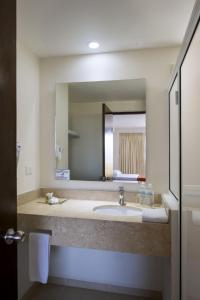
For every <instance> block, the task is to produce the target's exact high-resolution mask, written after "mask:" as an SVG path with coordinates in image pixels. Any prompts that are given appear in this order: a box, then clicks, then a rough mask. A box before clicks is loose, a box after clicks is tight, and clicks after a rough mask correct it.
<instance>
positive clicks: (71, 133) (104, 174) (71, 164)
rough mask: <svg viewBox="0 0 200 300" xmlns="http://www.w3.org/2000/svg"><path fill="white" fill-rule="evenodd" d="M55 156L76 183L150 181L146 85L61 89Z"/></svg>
mask: <svg viewBox="0 0 200 300" xmlns="http://www.w3.org/2000/svg"><path fill="white" fill-rule="evenodd" d="M55 154H56V169H57V170H61V171H62V170H63V169H69V170H70V179H71V180H89V181H99V180H103V181H105V180H108V181H127V182H138V181H145V174H146V172H145V169H146V87H145V79H134V80H117V81H99V82H81V83H58V84H57V85H56V122H55Z"/></svg>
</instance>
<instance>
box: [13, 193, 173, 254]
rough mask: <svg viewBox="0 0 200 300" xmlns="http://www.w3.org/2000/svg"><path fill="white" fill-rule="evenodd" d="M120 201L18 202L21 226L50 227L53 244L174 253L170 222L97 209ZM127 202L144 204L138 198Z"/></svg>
mask: <svg viewBox="0 0 200 300" xmlns="http://www.w3.org/2000/svg"><path fill="white" fill-rule="evenodd" d="M101 205H117V201H115V202H114V201H97V200H95V201H93V200H79V199H76V200H74V199H69V200H67V201H66V202H64V203H62V204H56V205H49V204H46V203H45V198H37V199H35V200H32V201H29V202H27V203H24V204H21V205H19V206H18V227H19V228H20V229H22V230H24V231H25V232H30V231H34V230H50V231H51V232H52V238H51V244H52V245H58V246H69V247H84V248H95V249H104V250H112V251H121V252H130V253H142V254H145V255H156V256H169V255H170V226H169V224H161V223H147V222H146V223H145V222H142V217H141V216H134V217H133V216H131V217H127V216H110V215H103V214H99V213H96V212H94V211H93V208H94V207H96V206H101ZM127 206H130V207H140V208H141V206H140V205H139V204H137V203H134V202H128V203H127Z"/></svg>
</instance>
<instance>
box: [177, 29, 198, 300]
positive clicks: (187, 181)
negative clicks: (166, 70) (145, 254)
mask: <svg viewBox="0 0 200 300" xmlns="http://www.w3.org/2000/svg"><path fill="white" fill-rule="evenodd" d="M181 133H182V134H181V146H182V157H181V160H182V163H181V167H182V178H181V190H182V192H181V205H182V213H181V219H182V235H181V237H182V263H181V266H182V272H181V274H182V298H181V299H183V300H197V299H200V25H199V26H198V27H197V29H196V32H195V34H194V36H193V39H192V42H191V44H190V47H189V49H188V51H187V54H186V56H185V59H184V61H183V64H182V66H181Z"/></svg>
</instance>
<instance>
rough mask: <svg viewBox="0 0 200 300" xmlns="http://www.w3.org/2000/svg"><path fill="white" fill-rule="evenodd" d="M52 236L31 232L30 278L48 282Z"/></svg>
mask: <svg viewBox="0 0 200 300" xmlns="http://www.w3.org/2000/svg"><path fill="white" fill-rule="evenodd" d="M49 258H50V236H49V234H45V233H36V232H31V233H30V234H29V279H30V281H33V282H35V281H36V282H41V283H47V280H48V274H49Z"/></svg>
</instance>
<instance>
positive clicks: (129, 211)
mask: <svg viewBox="0 0 200 300" xmlns="http://www.w3.org/2000/svg"><path fill="white" fill-rule="evenodd" d="M93 211H95V212H96V213H99V214H102V215H109V216H127V217H133V216H134V217H135V216H142V209H140V208H137V207H131V206H119V205H102V206H96V207H94V208H93Z"/></svg>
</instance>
